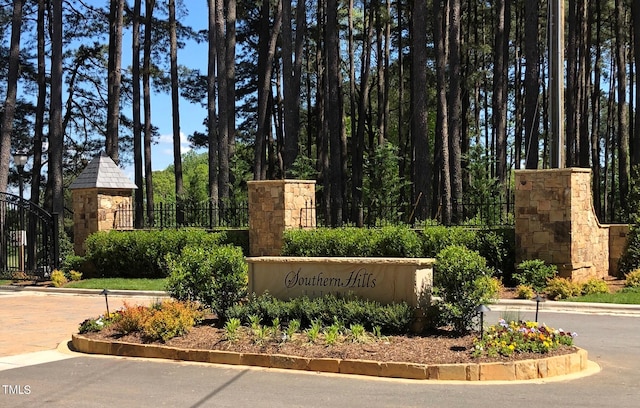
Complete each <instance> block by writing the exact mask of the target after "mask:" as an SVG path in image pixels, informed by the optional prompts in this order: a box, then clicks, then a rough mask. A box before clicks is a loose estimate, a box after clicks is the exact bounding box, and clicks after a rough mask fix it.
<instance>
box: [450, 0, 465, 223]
mask: <svg viewBox="0 0 640 408" xmlns="http://www.w3.org/2000/svg"><path fill="white" fill-rule="evenodd" d="M460 8H461V5H460V0H450V2H449V9H450V12H449V51H448V53H449V101H448V102H449V112H448V113H449V158H450V167H451V195H452V200H453V201H454V207H453V211H452V217H453V218H455V219H456V220H458V219H460V217H462V128H461V123H460V122H461V119H462V118H461V115H462V87H461V85H460V82H461V80H460V75H461V66H460V65H461V63H460V52H461V51H460V41H461V33H460V31H461V10H460Z"/></svg>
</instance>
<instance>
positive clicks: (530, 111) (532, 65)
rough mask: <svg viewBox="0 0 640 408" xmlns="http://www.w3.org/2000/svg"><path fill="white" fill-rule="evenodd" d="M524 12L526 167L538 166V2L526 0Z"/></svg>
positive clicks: (534, 167) (535, 167)
mask: <svg viewBox="0 0 640 408" xmlns="http://www.w3.org/2000/svg"><path fill="white" fill-rule="evenodd" d="M524 10H525V11H524V13H525V25H524V29H525V36H524V37H525V56H526V60H527V62H526V72H525V78H524V81H525V84H524V86H525V107H524V109H525V113H524V131H525V145H526V150H525V151H526V168H527V169H537V168H538V138H539V135H538V133H539V126H540V121H539V117H540V116H539V115H540V112H539V109H538V107H539V103H538V102H539V96H540V74H539V69H540V67H539V65H538V64H539V63H538V4H537V3H536V2H532V1H526V2H525V5H524Z"/></svg>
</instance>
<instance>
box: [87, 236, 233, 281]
mask: <svg viewBox="0 0 640 408" xmlns="http://www.w3.org/2000/svg"><path fill="white" fill-rule="evenodd" d="M225 240H226V234H225V233H208V232H207V231H204V230H195V229H194V230H186V229H182V230H161V231H109V232H97V233H95V234H91V235H90V236H89V237H88V238H87V241H86V246H87V252H86V255H85V257H84V258H85V260H86V261H88V262H89V263H90V264H92V266H93V268H94V270H93V271H89V272H90V273H88V274H85V277H103V278H165V277H167V276H168V275H169V271H168V268H167V263H166V260H165V257H166V256H167V255H168V254H174V255H179V254H180V253H181V251H182V249H183V248H185V247H187V246H197V247H203V248H214V247H217V246H220V245H222V244H223V243H224V242H225ZM83 272H85V271H84V270H83Z"/></svg>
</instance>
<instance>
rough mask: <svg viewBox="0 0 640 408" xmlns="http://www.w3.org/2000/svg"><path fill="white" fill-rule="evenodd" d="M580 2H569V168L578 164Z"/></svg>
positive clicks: (567, 116) (567, 104)
mask: <svg viewBox="0 0 640 408" xmlns="http://www.w3.org/2000/svg"><path fill="white" fill-rule="evenodd" d="M578 1H579V0H570V1H569V3H568V5H569V10H568V11H569V13H568V18H567V23H568V30H567V34H568V35H567V92H566V118H567V120H566V124H567V126H566V130H567V136H566V144H567V155H566V156H567V157H566V161H567V166H569V167H572V166H574V165H576V164H578V145H579V139H578V123H577V122H578V119H579V118H578V17H577V16H578V12H577V3H578Z"/></svg>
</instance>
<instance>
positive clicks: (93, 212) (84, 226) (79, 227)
mask: <svg viewBox="0 0 640 408" xmlns="http://www.w3.org/2000/svg"><path fill="white" fill-rule="evenodd" d="M72 198H73V235H74V237H73V242H74V248H73V249H74V251H75V253H76V255H84V254H85V251H86V246H85V241H86V239H87V237H88V236H89V235H91V234H93V233H94V232H97V231H109V230H112V229H113V227H114V222H115V215H116V210H117V208H118V206H119V205H121V204H123V203H124V205H125V206H131V205H132V200H133V198H132V196H131V189H125V190H112V189H97V188H88V189H77V190H73V192H72ZM132 223H133V221H131V224H132Z"/></svg>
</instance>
